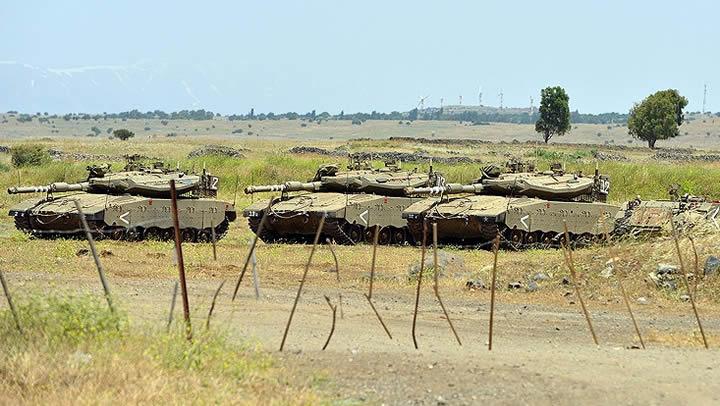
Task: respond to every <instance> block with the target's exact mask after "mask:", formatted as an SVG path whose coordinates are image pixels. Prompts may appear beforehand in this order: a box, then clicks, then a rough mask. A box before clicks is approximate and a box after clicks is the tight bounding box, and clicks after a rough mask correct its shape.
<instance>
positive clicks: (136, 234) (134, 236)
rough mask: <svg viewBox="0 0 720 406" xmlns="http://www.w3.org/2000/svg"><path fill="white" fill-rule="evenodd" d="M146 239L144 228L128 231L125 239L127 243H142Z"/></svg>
mask: <svg viewBox="0 0 720 406" xmlns="http://www.w3.org/2000/svg"><path fill="white" fill-rule="evenodd" d="M144 237H145V231H144V230H143V229H142V227H133V228H131V229H129V230H127V233H126V235H125V239H126V240H127V241H142V240H143V238H144Z"/></svg>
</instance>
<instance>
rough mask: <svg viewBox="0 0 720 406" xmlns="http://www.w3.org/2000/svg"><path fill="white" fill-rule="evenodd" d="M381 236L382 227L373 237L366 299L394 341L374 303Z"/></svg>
mask: <svg viewBox="0 0 720 406" xmlns="http://www.w3.org/2000/svg"><path fill="white" fill-rule="evenodd" d="M379 235H380V226H375V236H374V237H373V252H372V264H371V265H370V288H369V289H368V293H367V294H365V299H367V301H368V303H370V307H372V309H373V312H375V315H376V316H377V318H378V320H379V321H380V324H381V325H382V327H383V329H384V330H385V333H387V335H388V337H390V339H391V340H392V334H390V330H388V328H387V326H386V325H385V322H384V321H383V319H382V317H380V313H378V311H377V309H376V308H375V304H374V303H373V301H372V292H373V281H374V280H375V258H376V253H377V245H378V236H379Z"/></svg>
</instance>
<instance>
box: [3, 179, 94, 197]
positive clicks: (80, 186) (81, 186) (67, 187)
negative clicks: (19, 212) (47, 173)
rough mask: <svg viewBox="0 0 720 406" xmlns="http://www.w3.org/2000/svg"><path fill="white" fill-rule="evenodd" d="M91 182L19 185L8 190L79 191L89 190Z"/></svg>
mask: <svg viewBox="0 0 720 406" xmlns="http://www.w3.org/2000/svg"><path fill="white" fill-rule="evenodd" d="M88 186H89V184H88V183H87V182H82V183H65V182H55V183H51V184H49V185H46V186H18V187H10V188H8V190H7V192H8V193H9V194H11V195H14V194H19V193H48V192H49V193H53V192H79V191H84V190H88Z"/></svg>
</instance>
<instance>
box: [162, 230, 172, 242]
mask: <svg viewBox="0 0 720 406" xmlns="http://www.w3.org/2000/svg"><path fill="white" fill-rule="evenodd" d="M173 238H175V234H174V230H173V229H172V228H163V229H162V230H160V240H161V241H172V240H173Z"/></svg>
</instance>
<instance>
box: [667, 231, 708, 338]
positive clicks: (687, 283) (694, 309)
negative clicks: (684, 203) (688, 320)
mask: <svg viewBox="0 0 720 406" xmlns="http://www.w3.org/2000/svg"><path fill="white" fill-rule="evenodd" d="M670 221H671V223H672V231H673V240H674V241H675V249H676V250H677V256H678V261H680V270H681V271H682V274H683V281H684V282H685V288H686V289H687V293H688V296H689V297H690V304H692V309H693V313H695V320H697V324H698V328H699V329H700V335H701V336H702V340H703V345H704V346H705V349H706V350H707V349H708V348H709V347H708V342H707V339H706V338H705V330H703V326H702V323H701V322H700V315H699V314H698V310H697V306H695V298H694V297H693V296H694V295H693V291H692V290H691V289H690V283H689V282H688V276H687V271H686V270H685V264H684V263H683V258H682V254H681V253H680V242H679V241H678V235H677V228H676V227H675V221H673V220H672V219H671V220H670Z"/></svg>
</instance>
